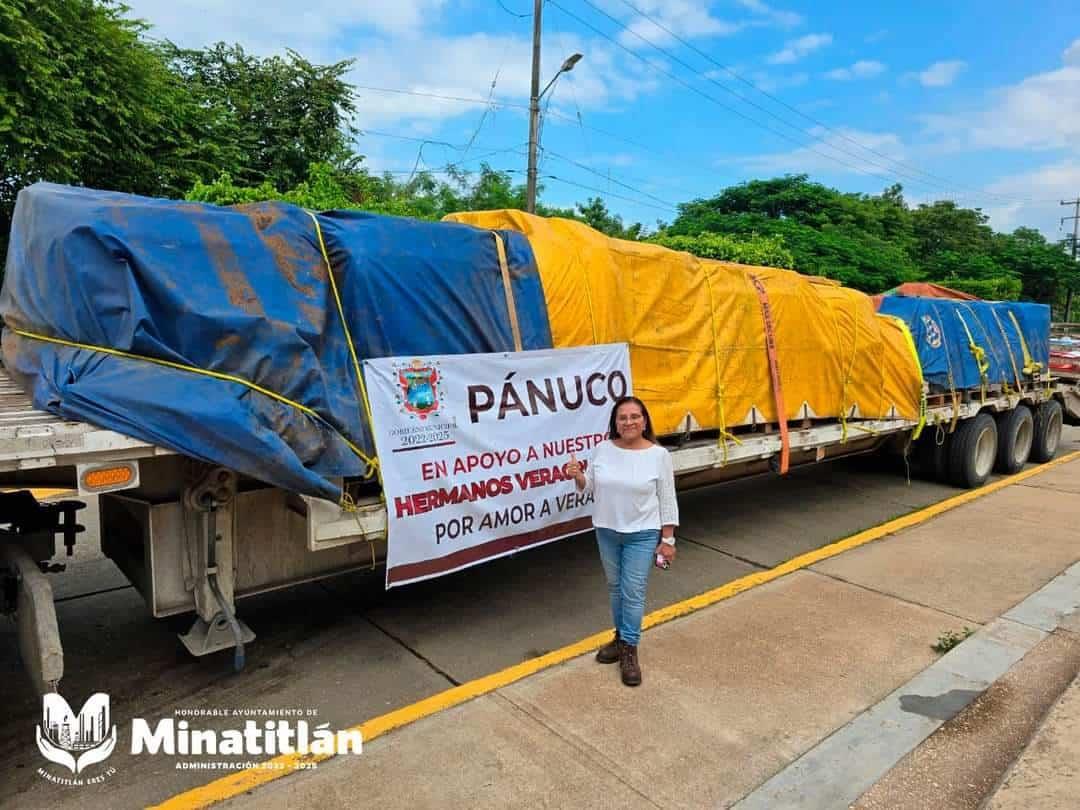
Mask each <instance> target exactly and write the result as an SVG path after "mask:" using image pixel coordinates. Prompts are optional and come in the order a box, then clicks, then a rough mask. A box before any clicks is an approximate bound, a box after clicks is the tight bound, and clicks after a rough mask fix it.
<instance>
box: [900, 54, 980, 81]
mask: <svg viewBox="0 0 1080 810" xmlns="http://www.w3.org/2000/svg"><path fill="white" fill-rule="evenodd" d="M966 67H967V62H963V61H961V60H959V59H953V60H950V61H946V62H934V64H932V65H930V66H929V67H928V68H927V69H926V70H923V71H920V72H917V73H909V74H907V75H906V76H905V78H913V79H916V80H917V81H918V82H919V84H921V85H922V86H923V87H948V86H949V85H950V84H952V83H953V82H954V81H956V77H957V76H959V75H960V73H961V71H963V70H964V69H965V68H966Z"/></svg>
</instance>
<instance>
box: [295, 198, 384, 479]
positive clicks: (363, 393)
mask: <svg viewBox="0 0 1080 810" xmlns="http://www.w3.org/2000/svg"><path fill="white" fill-rule="evenodd" d="M307 214H308V216H309V217H311V221H312V222H314V223H315V234H316V236H318V237H319V250H320V251H321V252H322V257H323V261H324V262H326V274H327V275H328V276H329V277H330V289H331V290H333V292H334V303H336V304H337V311H338V317H339V318H341V328H342V330H343V331H344V332H345V342H346V343H348V344H349V355H350V356H351V357H352V363H353V370H354V371H355V372H356V384H357V387H358V389H359V391H360V402H361V404H363V406H364V413H365V414H366V415H367V420H368V427H369V428H370V429H371V435H372V436H373V437H374V435H375V421H374V420H373V419H372V418H371V405H370V403H369V402H368V395H367V387H366V386H365V385H364V375H363V374H362V373H361V371H360V360H359V359H358V358H357V356H356V346H355V345H354V344H353V339H352V334H351V333H350V332H349V324H348V322H347V321H346V320H345V308H344V307H343V306H342V304H341V295H340V293H338V287H337V281H336V280H335V279H334V268H333V266H332V265H331V264H330V255H329V254H328V253H327V251H326V242H325V241H324V240H323V233H322V227H321V226H320V225H319V218H318V217H317V216H315V215H314V214H313V213H311V211H308V212H307ZM361 458H363V459H364V461H365V462H367V465H368V469H367V472H366V473H364V478H371V476H372V474H373V473H375V472H377V470H378V466H379V459H378V458H371V459H369V458H367V457H366V456H361Z"/></svg>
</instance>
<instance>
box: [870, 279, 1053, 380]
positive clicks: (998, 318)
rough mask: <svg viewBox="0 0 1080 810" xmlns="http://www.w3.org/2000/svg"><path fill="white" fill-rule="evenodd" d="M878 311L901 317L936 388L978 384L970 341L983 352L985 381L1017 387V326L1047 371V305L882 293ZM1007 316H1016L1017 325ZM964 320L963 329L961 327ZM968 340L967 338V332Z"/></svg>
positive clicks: (1020, 361) (1033, 356)
mask: <svg viewBox="0 0 1080 810" xmlns="http://www.w3.org/2000/svg"><path fill="white" fill-rule="evenodd" d="M878 312H880V313H881V314H882V315H893V316H896V317H898V318H901V319H903V320H904V321H905V322H906V323H907V325H908V328H910V329H911V334H912V337H914V338H915V346H916V348H917V349H918V351H919V361H920V362H921V363H922V370H923V377H924V378H925V379H926V380H927V381H928V382H929V383H930V384H931V386H934V387H935V388H938V389H942V390H950V389H952V388H957V389H959V388H979V387H980V386H981V385H982V383H983V380H984V378H983V375H982V374H980V372H979V364H978V362H977V360H976V356H975V352H973V351H972V349H971V343H972V341H974V343H975V344H976V345H977V346H978V347H979V348H981V349H982V350H983V352H984V353H985V361H986V363H987V364H988V368H987V369H986V372H985V381H986V383H987V384H990V385H996V384H1006V385H1009V386H1012V387H1014V388H1015V387H1016V375H1017V372H1019V375H1020V378H1021V380H1024V381H1027V382H1030V381H1031V377H1030V376H1026V375H1025V374H1024V352H1023V344H1022V343H1021V340H1020V333H1019V332H1018V331H1017V328H1016V327H1017V324H1018V325H1019V327H1020V330H1021V331H1022V333H1023V336H1024V341H1026V343H1027V348H1028V352H1029V354H1030V356H1031V359H1032V360H1033V361H1035V362H1037V363H1040V364H1041V370H1042V371H1045V370H1046V368H1047V366H1048V364H1049V359H1050V307H1048V306H1047V305H1045V304H1031V303H1017V302H1013V301H953V300H948V299H943V298H906V297H902V296H894V295H886V296H885V297H884V298H882V299H881V307H880V308H879V309H878ZM1010 314H1011V315H1013V316H1015V323H1014V321H1013V318H1012V317H1010ZM965 324H966V326H967V329H965ZM969 332H970V334H971V339H970V340H969V338H968V333H969Z"/></svg>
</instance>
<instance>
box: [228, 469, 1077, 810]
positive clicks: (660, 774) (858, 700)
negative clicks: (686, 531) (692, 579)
mask: <svg viewBox="0 0 1080 810" xmlns="http://www.w3.org/2000/svg"><path fill="white" fill-rule="evenodd" d="M1078 494H1080V460H1074V461H1071V462H1068V463H1065V464H1061V465H1058V466H1056V467H1053V468H1051V469H1047V470H1045V471H1044V472H1041V473H1040V474H1038V475H1036V476H1034V477H1031V478H1028V479H1027V480H1024V481H1022V482H1020V483H1016V484H1013V485H1011V486H1009V487H1007V488H1005V489H1002V490H1000V491H997V492H994V493H992V494H989V495H987V496H985V497H982V498H979V499H977V500H974V501H972V502H971V503H968V504H966V505H963V506H959V507H957V508H955V509H953V510H951V511H949V512H946V513H945V514H943V515H940V516H939V517H936V518H933V519H931V520H929V521H928V522H925V523H922V524H921V525H918V526H915V527H913V528H910V529H906V530H904V531H902V532H900V533H898V534H895V535H893V536H890V537H887V538H885V539H882V540H878V541H876V542H872V543H869V544H867V545H864V546H861V547H859V548H856V549H854V550H851V551H848V552H846V553H844V554H843V555H841V556H838V557H835V558H833V559H829V560H826V561H824V562H821V563H819V564H816V565H813V566H811V567H809V568H806V569H804V570H800V571H796V572H794V573H792V574H789V575H787V576H785V577H783V578H781V579H777V580H775V581H772V582H769V583H767V584H764V585H761V586H759V587H756V588H753V589H752V590H749V591H746V592H745V593H741V594H740V595H739V596H737V597H736V598H733V599H728V600H726V601H723V602H720V603H718V604H715V605H713V606H711V607H708V608H705V609H703V610H700V611H698V612H696V613H693V614H692V615H689V616H686V617H684V618H680V619H677V620H674V621H671V622H669V623H667V624H664V625H661V626H659V627H656V628H653V629H652V630H649V631H648V632H647V633H646V635H645V637H644V639H643V641H642V645H641V661H642V666H643V669H644V676H645V682H644V684H643V685H642V686H641V687H639V688H637V689H628V688H626V687H624V686H622V685H621V684H620V683H619V677H618V669H617V667H605V666H600V665H598V664H596V663H595V662H594V661H593V660H592V657H591V656H582V657H579V658H577V659H574V660H572V661H570V662H568V663H566V664H563V665H560V666H556V667H553V668H551V669H548V670H545V671H542V672H539V673H537V674H535V675H533V676H531V677H528V678H526V679H524V680H521V681H519V682H517V683H514V684H512V685H510V686H506V687H503V688H501V689H499V690H497V691H495V692H492V693H490V694H487V695H485V696H483V697H479V698H477V699H475V700H472V701H470V702H468V703H464V704H461V705H458V706H456V707H454V708H451V709H448V710H445V711H443V712H441V713H439V714H435V715H433V716H431V717H428V718H426V719H424V720H420V721H418V722H415V723H413V724H411V725H409V726H406V727H404V728H401V729H399V730H397V731H394V732H391V733H389V734H386V735H384V736H381V737H379V738H377V739H375V740H373V741H371V742H370V743H368V744H366V745H365V749H364V753H363V755H361V756H359V757H353V758H348V759H346V758H340V757H339V758H336V759H332V760H329V761H326V762H323V763H321V764H319V766H318V768H317V769H316V770H312V771H304V772H302V773H296V774H293V775H291V776H289V777H287V778H284V779H281V780H278V781H275V782H272V783H269V784H267V785H264V786H262V787H260V788H257V789H255V790H253V791H251V792H250V793H248V794H247V795H242V796H239V797H237V798H234V799H232V800H230V802H229V803H230V804H231V805H233V806H236V807H252V808H255V807H258V808H266V807H282V808H284V807H293V806H310V805H315V804H318V805H319V806H323V807H346V806H354V805H355V804H357V803H358V802H362V803H364V804H366V805H372V806H379V807H385V808H393V807H402V808H406V807H407V808H416V807H465V806H468V807H500V808H501V807H507V806H520V807H547V806H551V807H568V806H571V807H572V806H578V807H609V806H611V807H614V806H619V807H657V806H661V807H718V806H719V807H728V806H732V805H734V804H736V803H742V804H743V806H746V807H753V806H773V807H784V806H793V807H794V806H797V807H835V806H847V804H848V803H849V801H848V800H851V801H854V800H856V799H858V797H859V796H860V795H861V794H862V793H863V792H864V791H865V790H866V789H867V788H871V787H872V786H873V785H874V783H875V782H877V781H878V780H879V779H883V778H885V777H887V774H888V772H889V770H890V768H893V766H894V765H898V764H902V763H901V760H902V759H903V758H904V757H905V756H910V753H909V752H911V751H912V750H917V749H918V748H919V747H920V744H926V743H924V742H923V740H924V739H926V738H927V737H928V736H929V735H931V734H932V733H933V732H934V731H935V729H938V728H939V727H942V728H943V726H942V724H945V725H946V726H947V725H948V722H951V721H952V720H953V719H959V715H958V713H961V712H962V711H963V710H964V708H965V706H969V705H973V701H974V700H975V699H976V698H977V697H978V696H979V695H980V694H982V693H983V691H984V690H986V689H987V686H988V685H989V684H990V683H991V682H994V681H996V680H997V679H998V678H1000V677H1002V676H1003V675H1004V674H1005V673H1007V672H1011V671H1012V668H1014V667H1018V666H1020V665H1021V664H1022V663H1023V661H1024V659H1025V656H1026V654H1027V653H1029V652H1030V651H1032V650H1035V649H1037V648H1040V645H1042V644H1044V643H1046V642H1047V639H1048V638H1052V637H1055V634H1057V633H1059V631H1058V629H1057V624H1058V623H1060V622H1061V621H1066V622H1068V621H1069V619H1068V617H1069V614H1070V613H1071V612H1073V611H1075V610H1076V608H1077V602H1078V601H1080V593H1072V592H1070V588H1072V584H1071V583H1072V582H1073V580H1072V579H1070V577H1080V566H1077V567H1074V568H1072V569H1071V571H1070V568H1071V567H1073V566H1074V564H1075V563H1076V562H1077V560H1078V559H1080V532H1078V531H1077V529H1076V527H1077V526H1078V525H1080V497H1076V496H1077V495H1078ZM665 576H678V567H677V566H676V567H673V569H672V571H671V572H669V573H668V574H665ZM1052 581H1054V582H1052ZM1033 594H1037V595H1036V596H1034V597H1032V595H1033ZM1029 597H1032V598H1030V599H1029ZM1018 606H1019V607H1018ZM1006 614H1008V615H1006ZM1051 624H1052V625H1053V626H1052V627H1051V626H1049V625H1051ZM965 628H968V629H972V630H975V631H977V632H976V634H975V636H974V637H972V638H971V639H969V640H968V641H966V642H964V643H962V644H961V645H960V646H959V647H957V648H956V649H955V650H953V651H952V652H951V653H949V655H948V656H945V657H944V658H942V657H940V656H939V655H938V654H937V653H935V652H934V651H933V650H932V649H931V645H932V644H934V642H935V641H936V640H937V639H938V638H939V636H941V635H942V634H945V633H949V632H952V633H963V632H964V631H965ZM1061 632H1066V633H1068V632H1071V631H1070V630H1068V629H1065V630H1064V631H1061ZM1054 643H1055V644H1065V646H1068V644H1066V643H1064V642H1054ZM980 645H981V646H980ZM1070 649H1071V648H1070ZM1076 649H1077V650H1080V644H1078V645H1077V648H1076ZM1017 662H1020V663H1019V664H1018V663H1017ZM1059 669H1060V668H1059ZM1062 671H1064V670H1062ZM1073 674H1075V673H1073ZM913 679H916V680H914V681H913ZM909 682H913V683H915V684H917V685H918V684H921V687H920V688H921V689H922V691H916V692H912V693H911V694H908V693H906V692H905V691H904V687H905V686H906V685H908V684H909ZM942 684H951V685H950V686H948V688H946V689H944V691H943V692H936V691H934V689H935V688H937V687H938V686H940V685H942ZM956 684H960V686H959V687H958V686H956ZM1074 691H1075V690H1074ZM912 695H914V696H915V697H916V698H919V699H920V700H921V702H920V700H911V699H909V700H907V701H905V700H903V699H901V698H903V697H905V696H906V697H909V698H910V697H911V696H912ZM1077 702H1080V701H1078V700H1077V699H1076V698H1072V699H1071V702H1062V704H1061V707H1063V708H1061V711H1062V712H1063V713H1064V716H1065V719H1064V720H1062V721H1060V722H1061V723H1063V724H1065V725H1068V724H1069V723H1072V724H1073V728H1074V729H1075V723H1076V717H1077V714H1076V710H1075V704H1076V703H1077ZM1070 707H1072V708H1070ZM1070 712H1071V714H1070ZM908 715H910V717H908ZM912 718H914V719H912ZM1069 718H1072V719H1069ZM895 729H901V730H902V731H895ZM912 729H914V731H912ZM1046 733H1047V734H1048V735H1049V734H1050V732H1046ZM1072 733H1073V734H1074V736H1073V737H1072V739H1071V741H1070V742H1064V743H1062V742H1058V743H1055V745H1058V747H1060V748H1061V750H1063V751H1067V750H1072V751H1073V752H1075V745H1076V740H1075V731H1074V732H1072ZM905 734H906V735H908V736H904V735H905ZM920 735H921V736H920ZM935 737H936V735H935V736H932V737H930V739H931V740H933V739H935ZM937 739H939V740H940V739H941V738H940V737H938V738H937ZM830 741H831V742H830ZM900 743H902V745H900V747H899V748H898V745H899V744H900ZM830 745H832V746H833V749H836V748H837V746H841V747H842V746H848V747H847V748H844V749H843V750H842V751H840V752H839V753H842V754H843V755H844V756H846V757H847V759H846V760H845V761H846V762H847V763H860V762H862V763H863V764H864V765H865V764H866V763H869V762H871V761H872V763H873V765H872V767H871V766H870V765H867V766H866V767H863V768H861V770H860V768H859V767H854V766H848V767H843V768H838V769H835V770H833V771H829V770H828V769H825V770H824V771H822V770H820V769H818V770H813V769H812V768H810V766H809V765H808V763H813V762H814V761H815V757H817V758H819V760H820V761H822V762H827V761H830V760H829V759H828V757H830V756H836V755H837V750H830V749H829V746H830ZM1069 745H1072V746H1073V748H1072V749H1068V747H1067V746H1069ZM1063 746H1064V747H1063ZM863 747H865V750H866V751H868V752H870V751H872V755H871V754H867V756H866V757H864V756H863ZM1043 747H1044V748H1045V747H1046V746H1043ZM1040 750H1041V749H1040V748H1039V746H1038V745H1036V746H1033V747H1032V748H1031V749H1030V750H1029V752H1028V754H1025V757H1028V756H1029V755H1030V756H1031V757H1035V756H1036V754H1038V752H1039V751H1040ZM1010 761H1011V760H1010ZM1074 761H1075V760H1074ZM1025 763H1026V764H1025ZM1041 763H1042V761H1041V760H1037V759H1030V760H1029V761H1025V760H1024V759H1021V761H1020V763H1019V764H1018V765H1017V766H1016V770H1015V771H1014V772H1013V775H1012V776H1011V777H1010V779H1009V781H1008V783H1007V784H1006V786H1005V788H1003V789H1002V790H1001V792H1000V793H999V794H998V796H997V797H996V798H995V800H994V801H995V802H999V804H997V805H995V806H996V807H1001V808H1011V807H1018V806H1019V805H1020V803H1021V802H1024V803H1025V804H1028V805H1031V804H1032V801H1031V798H1030V797H1031V796H1034V795H1037V794H1032V793H1030V792H1028V793H1027V794H1026V795H1022V794H1023V791H1024V790H1025V788H1024V785H1025V784H1026V783H1027V782H1029V781H1035V779H1034V776H1033V775H1038V774H1039V773H1041V772H1042V770H1041V769H1043V768H1050V767H1053V766H1050V765H1044V764H1041ZM856 771H858V773H855V772H856ZM1073 776H1074V777H1075V770H1074V771H1073ZM800 779H804V781H802V782H800V781H799V780H800ZM864 783H865V784H864ZM1074 784H1075V783H1074ZM853 785H855V786H859V787H858V790H857V791H855V792H854V793H853V791H854V788H853V787H852V786H853ZM770 789H779V790H782V791H787V792H782V793H778V794H775V796H776V797H779V796H783V798H782V799H777V798H775V797H774V799H773V801H772V803H771V804H770V803H769V802H764V803H762V802H761V801H760V800H761V799H762V798H768V794H767V793H766V791H767V790H770ZM852 793H853V795H852ZM1073 795H1075V792H1074V793H1073ZM830 797H832V798H830ZM840 797H843V803H842V804H837V803H836V802H837V801H839V800H840ZM1010 801H1011V802H1013V803H1012V804H1009V803H1007V802H1010ZM867 806H872V805H867ZM930 806H946V805H937V804H934V805H930ZM1040 806H1041V805H1040Z"/></svg>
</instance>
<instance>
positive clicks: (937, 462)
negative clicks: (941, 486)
mask: <svg viewBox="0 0 1080 810" xmlns="http://www.w3.org/2000/svg"><path fill="white" fill-rule="evenodd" d="M938 438H941V440H942V441H941V444H938ZM951 442H952V436H950V435H949V434H948V433H943V434H942V435H941V436H940V437H939V436H938V429H937V428H936V427H934V426H933V425H927V426H926V428H925V429H924V430H923V435H922V436H920V437H919V441H918V442H917V443H916V445H915V463H916V464H917V465H918V468H919V475H921V476H922V477H923V478H925V479H926V480H928V481H940V482H941V483H947V481H948V461H949V444H950V443H951Z"/></svg>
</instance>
